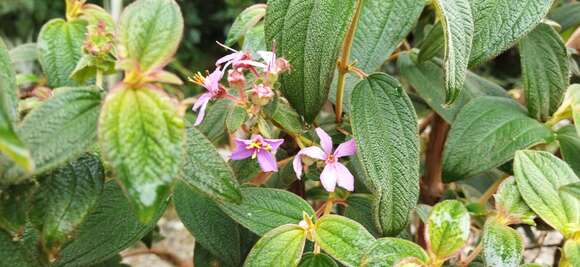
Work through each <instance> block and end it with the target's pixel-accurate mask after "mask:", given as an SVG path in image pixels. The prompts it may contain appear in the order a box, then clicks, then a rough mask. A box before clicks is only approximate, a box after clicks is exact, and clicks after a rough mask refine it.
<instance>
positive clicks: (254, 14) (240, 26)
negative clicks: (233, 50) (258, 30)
mask: <svg viewBox="0 0 580 267" xmlns="http://www.w3.org/2000/svg"><path fill="white" fill-rule="evenodd" d="M265 15H266V5H265V4H255V5H252V6H250V7H248V8H246V9H244V11H242V13H240V15H238V17H237V18H236V20H234V23H233V24H232V26H231V27H230V30H229V32H228V36H227V39H226V45H229V46H232V45H234V44H235V43H236V42H237V41H238V40H240V39H242V38H243V37H244V36H245V35H246V33H247V32H248V31H249V30H250V29H251V28H253V27H254V26H256V24H258V22H260V20H262V18H263V17H264V16H265Z"/></svg>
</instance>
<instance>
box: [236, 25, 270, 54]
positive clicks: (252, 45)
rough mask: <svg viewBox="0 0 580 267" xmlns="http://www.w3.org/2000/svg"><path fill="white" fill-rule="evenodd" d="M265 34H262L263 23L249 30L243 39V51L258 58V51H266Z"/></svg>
mask: <svg viewBox="0 0 580 267" xmlns="http://www.w3.org/2000/svg"><path fill="white" fill-rule="evenodd" d="M266 49H267V48H266V33H265V32H264V23H260V24H258V25H257V26H256V27H253V28H251V29H250V30H249V31H248V32H247V33H246V36H245V37H244V45H243V46H242V50H243V51H247V52H250V53H252V55H253V56H254V57H255V58H258V57H259V56H260V55H258V53H256V52H258V51H266Z"/></svg>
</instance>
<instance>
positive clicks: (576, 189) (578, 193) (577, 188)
mask: <svg viewBox="0 0 580 267" xmlns="http://www.w3.org/2000/svg"><path fill="white" fill-rule="evenodd" d="M558 190H559V191H562V192H566V193H568V194H570V195H572V196H574V197H576V198H577V199H580V182H575V183H571V184H567V185H565V186H562V187H560V188H559V189H558Z"/></svg>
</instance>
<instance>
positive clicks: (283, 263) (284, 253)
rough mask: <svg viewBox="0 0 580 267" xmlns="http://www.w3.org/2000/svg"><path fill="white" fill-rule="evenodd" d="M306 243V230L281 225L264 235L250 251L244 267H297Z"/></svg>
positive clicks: (294, 226)
mask: <svg viewBox="0 0 580 267" xmlns="http://www.w3.org/2000/svg"><path fill="white" fill-rule="evenodd" d="M305 243H306V230H304V228H302V227H300V226H298V225H282V226H280V227H278V228H276V229H274V230H272V231H270V232H268V233H266V234H265V235H264V236H263V237H262V238H260V240H258V242H257V243H256V245H255V246H254V247H253V248H252V251H250V254H249V255H248V257H247V258H246V262H244V267H262V266H280V267H292V266H297V265H298V263H299V262H300V257H301V256H302V251H303V250H304V244H305Z"/></svg>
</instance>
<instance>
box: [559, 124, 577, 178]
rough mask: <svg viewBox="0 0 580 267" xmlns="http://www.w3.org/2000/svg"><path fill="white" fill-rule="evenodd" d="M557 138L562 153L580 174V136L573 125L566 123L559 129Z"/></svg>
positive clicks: (571, 166)
mask: <svg viewBox="0 0 580 267" xmlns="http://www.w3.org/2000/svg"><path fill="white" fill-rule="evenodd" d="M556 138H557V139H558V142H559V143H560V153H562V157H563V158H564V161H566V163H568V165H569V166H570V168H572V169H573V170H574V172H575V173H576V175H578V176H580V136H579V135H578V131H576V128H574V126H572V125H566V126H564V127H562V128H560V129H559V130H558V133H557V134H556Z"/></svg>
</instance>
